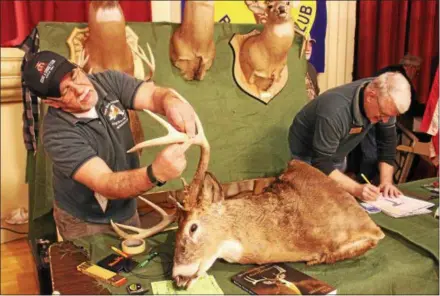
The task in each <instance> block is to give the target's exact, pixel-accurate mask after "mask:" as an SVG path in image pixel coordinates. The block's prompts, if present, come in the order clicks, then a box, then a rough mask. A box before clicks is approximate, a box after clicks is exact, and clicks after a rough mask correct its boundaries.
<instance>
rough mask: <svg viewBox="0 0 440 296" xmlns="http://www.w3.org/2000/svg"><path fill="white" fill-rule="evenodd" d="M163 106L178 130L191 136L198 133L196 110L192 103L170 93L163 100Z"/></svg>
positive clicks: (171, 122)
mask: <svg viewBox="0 0 440 296" xmlns="http://www.w3.org/2000/svg"><path fill="white" fill-rule="evenodd" d="M163 108H164V111H165V115H166V117H167V118H168V121H169V122H170V124H171V125H172V126H174V127H175V128H176V129H177V130H178V131H180V132H183V133H186V134H187V135H188V136H189V137H190V138H192V137H194V136H195V135H196V124H195V112H194V109H193V107H192V106H191V105H190V104H188V103H186V102H183V101H182V100H180V99H179V98H177V97H175V96H174V95H172V94H170V95H168V96H167V97H166V99H165V101H164V102H163Z"/></svg>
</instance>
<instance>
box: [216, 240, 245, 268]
mask: <svg viewBox="0 0 440 296" xmlns="http://www.w3.org/2000/svg"><path fill="white" fill-rule="evenodd" d="M218 253H219V256H218V257H219V258H222V259H224V260H226V261H228V262H229V263H233V262H237V261H238V260H240V258H241V256H242V255H243V246H242V245H241V243H240V242H238V241H236V240H227V241H224V242H223V243H222V244H221V246H220V248H219V252H218Z"/></svg>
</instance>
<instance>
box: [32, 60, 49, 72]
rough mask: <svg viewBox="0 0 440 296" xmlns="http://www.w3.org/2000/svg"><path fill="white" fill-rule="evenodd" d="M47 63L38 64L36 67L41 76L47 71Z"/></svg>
mask: <svg viewBox="0 0 440 296" xmlns="http://www.w3.org/2000/svg"><path fill="white" fill-rule="evenodd" d="M46 67H47V63H46V62H38V63H37V64H36V65H35V69H37V71H38V72H40V75H43V73H44V70H46Z"/></svg>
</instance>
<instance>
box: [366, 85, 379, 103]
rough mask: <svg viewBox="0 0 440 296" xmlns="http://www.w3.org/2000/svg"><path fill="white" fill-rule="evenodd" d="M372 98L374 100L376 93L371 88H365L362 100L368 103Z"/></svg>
mask: <svg viewBox="0 0 440 296" xmlns="http://www.w3.org/2000/svg"><path fill="white" fill-rule="evenodd" d="M374 98H376V91H375V90H374V89H373V88H371V87H366V88H365V92H364V100H366V101H367V102H368V103H370V102H371V101H372V100H373V99H374Z"/></svg>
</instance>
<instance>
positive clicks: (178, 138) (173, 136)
mask: <svg viewBox="0 0 440 296" xmlns="http://www.w3.org/2000/svg"><path fill="white" fill-rule="evenodd" d="M144 111H145V112H147V113H148V114H150V116H151V117H153V118H154V119H156V120H157V121H158V122H159V123H160V124H161V125H162V126H163V127H165V128H166V129H167V131H168V134H167V135H166V136H163V137H160V138H156V139H152V140H147V141H144V142H141V143H139V144H137V145H135V146H134V147H133V148H131V149H130V150H128V151H127V153H132V152H135V151H138V150H140V149H142V148H145V147H153V146H159V145H167V144H174V143H182V142H186V141H188V140H189V137H188V135H187V134H185V133H181V132H179V131H178V130H176V129H175V128H174V127H173V126H172V125H171V124H169V123H168V122H167V121H166V120H164V119H162V118H161V117H160V116H158V115H156V114H154V113H153V112H151V111H150V110H146V109H144Z"/></svg>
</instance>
